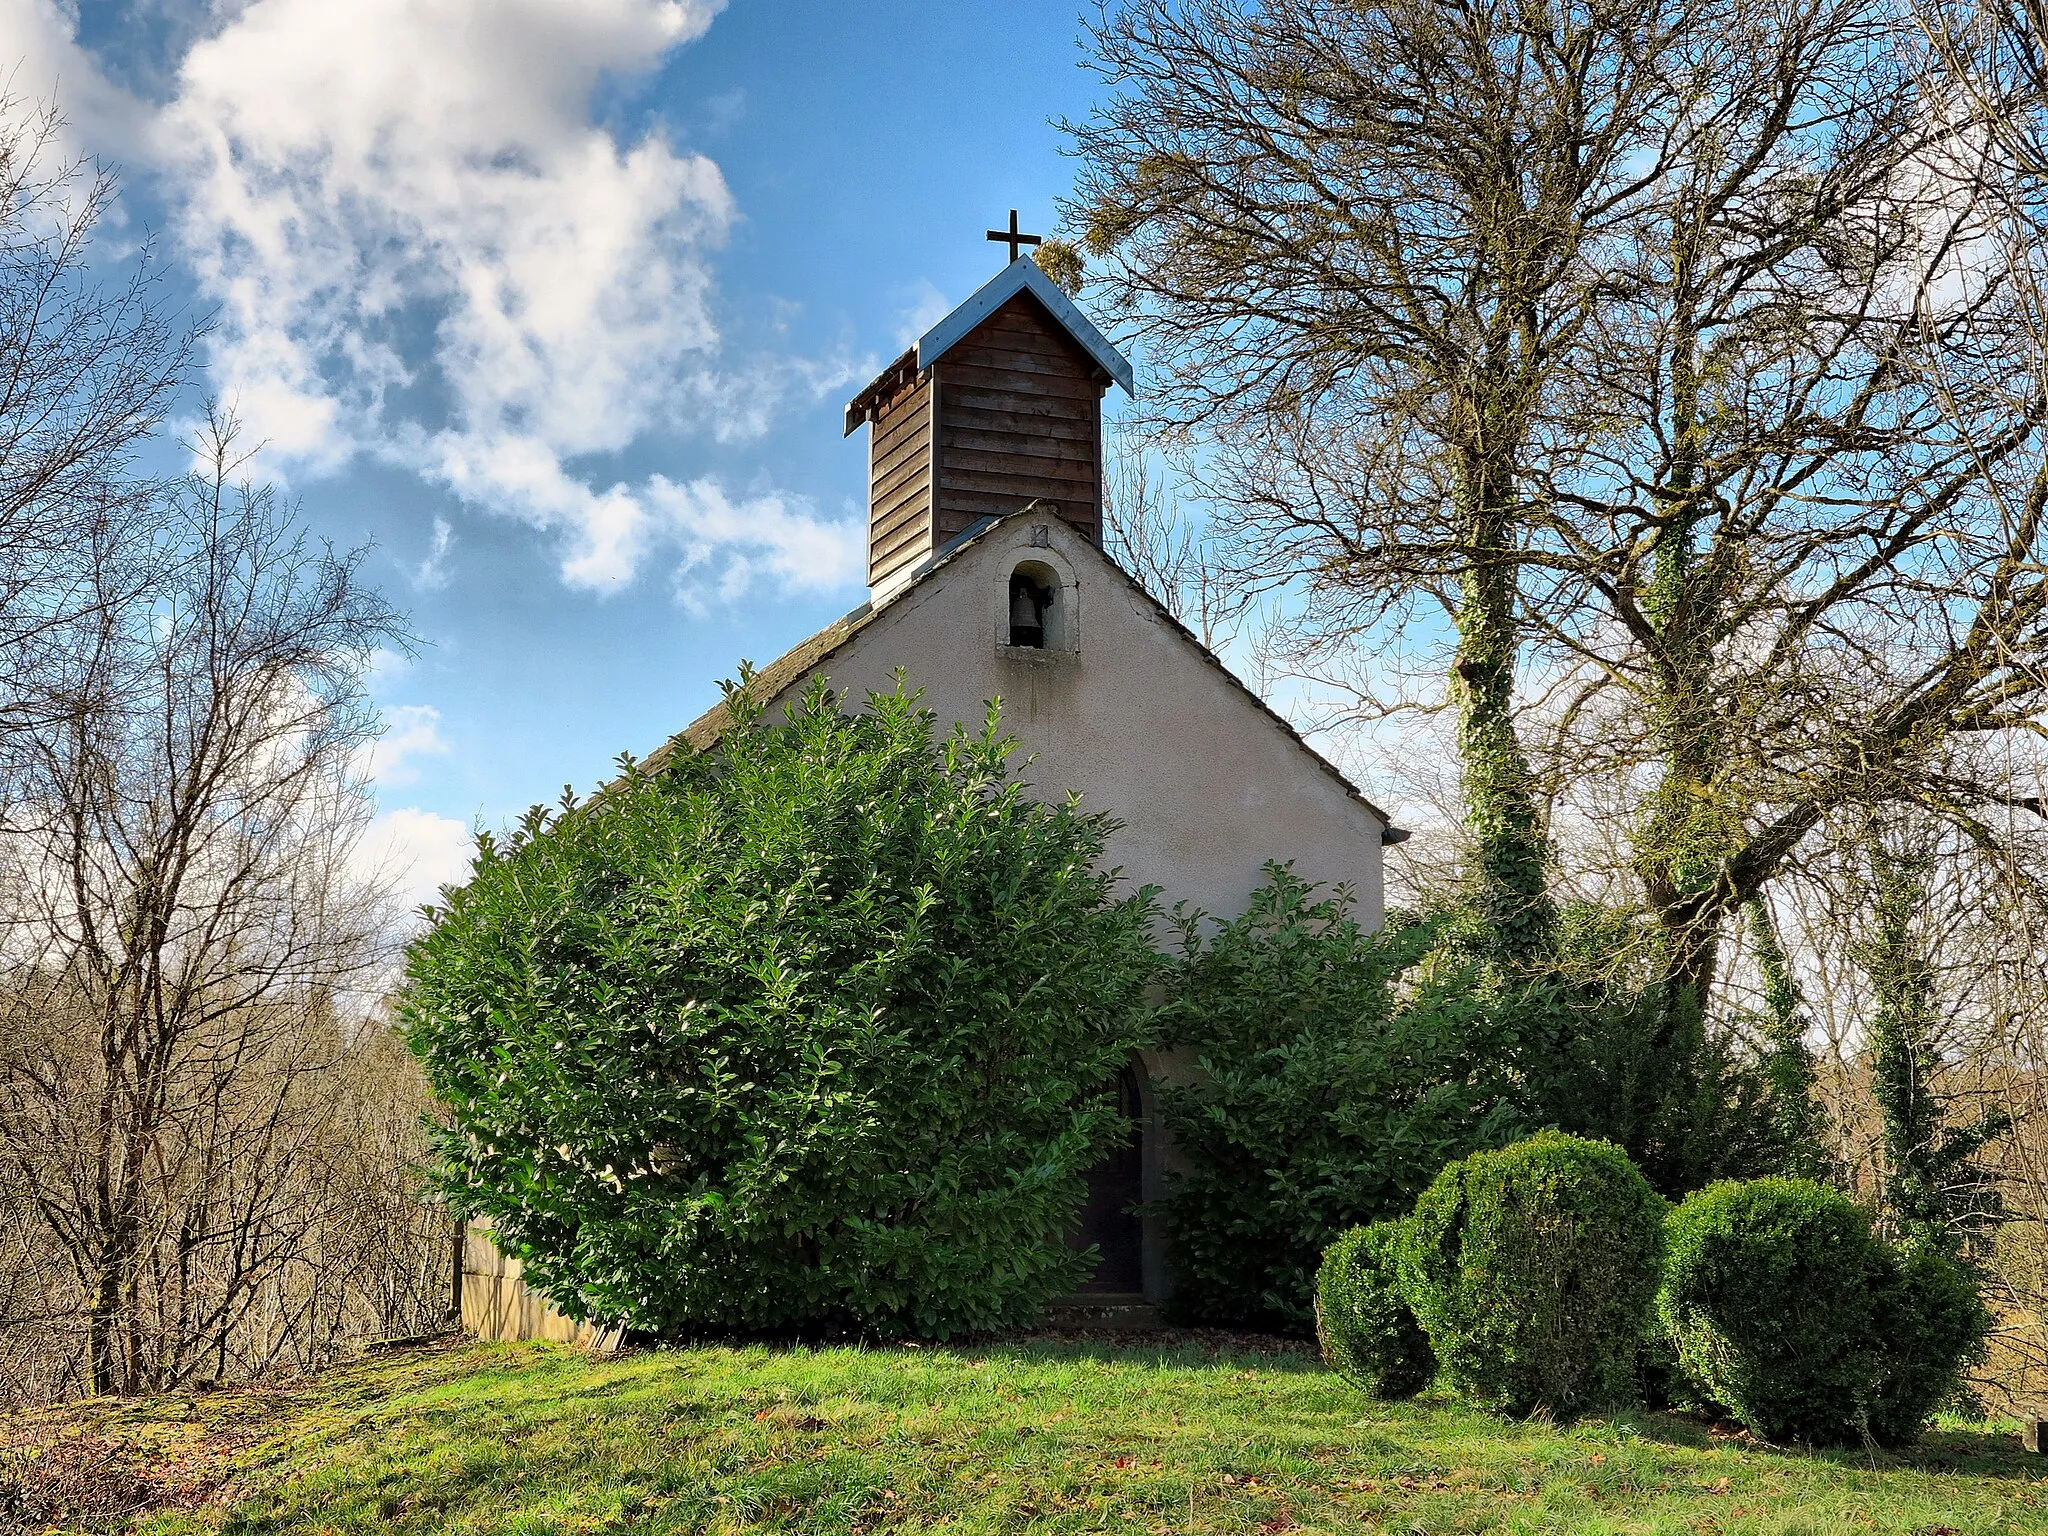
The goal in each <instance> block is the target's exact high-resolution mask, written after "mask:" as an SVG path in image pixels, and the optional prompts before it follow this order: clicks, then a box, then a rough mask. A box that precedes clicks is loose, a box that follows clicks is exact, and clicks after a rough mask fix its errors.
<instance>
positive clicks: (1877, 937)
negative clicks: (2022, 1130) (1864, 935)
mask: <svg viewBox="0 0 2048 1536" xmlns="http://www.w3.org/2000/svg"><path fill="white" fill-rule="evenodd" d="M1927 866H1928V859H1927V857H1926V856H1925V855H1924V854H1923V855H1905V856H1900V855H1896V854H1893V853H1892V852H1891V851H1890V850H1888V849H1886V848H1885V847H1884V846H1883V845H1882V844H1881V843H1876V842H1873V844H1872V845H1871V849H1870V875H1871V888H1872V892H1873V894H1874V896H1875V898H1876V902H1875V911H1874V913H1873V917H1874V919H1875V921H1874V922H1873V924H1872V931H1871V935H1870V937H1869V938H1868V939H1867V940H1865V941H1864V943H1863V944H1861V945H1860V946H1858V953H1857V960H1858V962H1859V963H1860V964H1861V965H1862V967H1863V971H1864V974H1865V975H1866V976H1867V977H1869V979H1870V989H1871V994H1872V998H1871V1000H1872V1003H1873V1007H1872V1010H1871V1015H1870V1023H1869V1026H1868V1031H1867V1034H1866V1037H1865V1041H1864V1051H1865V1061H1866V1063H1867V1065H1868V1067H1869V1071H1870V1094H1871V1097H1872V1098H1873V1099H1875V1100H1876V1102H1877V1108H1878V1112H1879V1114H1880V1115H1881V1116H1882V1117H1883V1123H1884V1141H1883V1147H1884V1162H1885V1167H1884V1213H1885V1218H1886V1223H1887V1224H1888V1225H1889V1226H1890V1227H1891V1228H1892V1229H1893V1232H1894V1234H1895V1235H1896V1236H1898V1237H1899V1238H1901V1239H1902V1240H1904V1241H1906V1242H1909V1243H1925V1244H1929V1245H1931V1246H1933V1247H1936V1248H1939V1249H1940V1250H1942V1251H1943V1252H1946V1253H1950V1254H1954V1255H1962V1254H1964V1253H1966V1252H1967V1251H1968V1249H1969V1247H1970V1245H1971V1242H1972V1240H1973V1239H1974V1238H1976V1237H1978V1236H1981V1235H1982V1234H1983V1233H1984V1232H1985V1230H1986V1229H1987V1228H1988V1227H1990V1226H1992V1225H1993V1224H1995V1222H1996V1221H1997V1219H1998V1215H1999V1212H2000V1209H2001V1202H2000V1199H1999V1193H1998V1183H1997V1175H1996V1174H1995V1173H1994V1172H1993V1171H1992V1170H1990V1169H1988V1168H1986V1167H1984V1166H1983V1165H1982V1164H1981V1163H1980V1162H1979V1161H1978V1160H1977V1155H1978V1153H1980V1152H1981V1151H1983V1149H1984V1147H1985V1146H1986V1145H1987V1144H1988V1143H1989V1142H1991V1141H1992V1140H1993V1139H1995V1138H1996V1137H1998V1136H2002V1135H2004V1134H2005V1132H2006V1131H2007V1130H2009V1129H2010V1128H2011V1124H2012V1122H2011V1120H2010V1118H2009V1117H2007V1116H2006V1115H2004V1114H2002V1113H1998V1112H1993V1113H1990V1114H1987V1115H1984V1116H1982V1117H1980V1118H1979V1119H1977V1120H1976V1121H1975V1122H1973V1123H1972V1124H1969V1125H1966V1126H1954V1125H1951V1124H1950V1123H1949V1122H1950V1118H1951V1117H1950V1115H1949V1110H1948V1105H1947V1104H1946V1103H1945V1102H1944V1100H1943V1097H1942V1095H1941V1094H1940V1093H1939V1092H1938V1091H1937V1090H1936V1088H1935V1082H1934V1079H1935V1073H1936V1070H1937V1069H1938V1067H1939V1066H1940V1054H1939V1049H1938V1045H1937V1039H1936V1012H1935V1009H1936V997H1935V973H1934V965H1933V962H1932V959H1931V957H1930V956H1929V954H1928V952H1927V946H1926V943H1925V941H1924V939H1923V938H1922V936H1921V932H1920V921H1921V914H1922V911H1923V909H1924V908H1925V907H1926V904H1927Z"/></svg>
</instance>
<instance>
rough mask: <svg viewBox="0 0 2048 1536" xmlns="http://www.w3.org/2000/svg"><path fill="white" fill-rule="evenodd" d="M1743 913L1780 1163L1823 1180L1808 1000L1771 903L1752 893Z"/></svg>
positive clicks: (1826, 1163) (1828, 1168)
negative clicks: (1760, 996)
mask: <svg viewBox="0 0 2048 1536" xmlns="http://www.w3.org/2000/svg"><path fill="white" fill-rule="evenodd" d="M1745 911H1746V912H1747V914H1748V917H1749V932H1750V940H1751V942H1752V943H1753V944H1754V945H1755V946H1756V964H1757V971H1758V972H1759V974H1760V975H1761V976H1762V978H1763V984H1764V1019H1765V1024H1766V1033H1765V1036H1764V1048H1763V1067H1764V1080H1765V1082H1766V1083H1767V1084H1768V1085H1769V1088H1770V1095H1771V1114H1772V1118H1773V1119H1774V1120H1775V1121H1776V1124H1777V1131H1778V1138H1779V1141H1780V1144H1781V1153H1780V1167H1781V1169H1782V1170H1783V1171H1784V1172H1785V1173H1786V1174H1788V1175H1791V1176H1793V1177H1796V1178H1825V1177H1827V1176H1829V1175H1830V1174H1831V1173H1832V1172H1833V1163H1832V1159H1831V1158H1830V1157H1829V1155H1828V1150H1827V1148H1826V1147H1825V1146H1823V1145H1822V1142H1821V1137H1822V1134H1823V1131H1824V1129H1825V1124H1824V1121H1823V1117H1822V1113H1821V1106H1820V1104H1819V1102H1818V1100H1817V1099H1816V1097H1815V1094H1814V1071H1813V1053H1812V1052H1811V1051H1810V1050H1808V1049H1807V1045H1806V1000H1805V998H1804V997H1803V996H1801V994H1800V991H1799V983H1798V982H1797V981H1796V980H1795V979H1794V978H1793V975H1792V966H1791V962H1790V961H1789V960H1788V959H1787V958H1786V955H1785V946H1784V943H1783V942H1782V941H1781V940H1780V939H1779V937H1778V925H1777V923H1776V922H1774V921H1773V920H1772V918H1771V909H1770V905H1769V903H1767V902H1766V901H1765V900H1764V899H1763V898H1762V897H1760V896H1757V897H1752V898H1751V899H1750V900H1749V902H1748V904H1747V906H1746V908H1745Z"/></svg>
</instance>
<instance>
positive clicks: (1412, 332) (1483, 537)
mask: <svg viewBox="0 0 2048 1536" xmlns="http://www.w3.org/2000/svg"><path fill="white" fill-rule="evenodd" d="M1723 9H1725V7H1723V6H1721V5H1719V4H1718V3H1716V0H1665V3H1660V4H1652V5H1650V6H1649V7H1647V8H1646V7H1644V6H1643V5H1641V4H1634V5H1627V6H1621V5H1609V4H1606V3H1604V0H1596V3H1584V4H1575V5H1569V6H1565V7H1561V8H1560V7H1545V6H1535V5H1529V4H1523V3H1520V0H1480V3H1475V4H1461V5H1454V6H1439V5H1429V4H1422V3H1416V0H1372V3H1365V4H1356V3H1348V0H1269V3H1264V4H1259V5H1251V4H1246V3H1243V0H1193V3H1188V4H1180V3H1170V0H1131V3H1129V4H1126V5H1123V6H1121V7H1120V8H1118V9H1117V10H1115V11H1114V12H1108V11H1105V13H1104V15H1103V18H1102V20H1101V22H1100V24H1099V25H1098V27H1097V28H1096V33H1095V50H1096V56H1097V59H1098V61H1099V65H1100V68H1101V70H1102V72H1103V74H1104V76H1105V78H1106V80H1107V82H1108V84H1109V86H1110V88H1111V91H1112V94H1111V96H1110V98H1109V100H1108V102H1107V103H1106V104H1105V105H1104V106H1103V107H1102V108H1100V109H1099V110H1098V111H1097V112H1096V114H1095V115H1094V116H1093V117H1092V118H1091V119H1090V120H1088V121H1087V122H1085V123H1082V124H1078V125H1073V126H1072V128H1071V131H1072V133H1073V135H1074V139H1075V143H1076V146H1077V149H1078V152H1079V154H1080V156H1081V159H1082V164H1083V170H1082V175H1081V179H1080V185H1079V189H1078V191H1077V193H1076V197H1075V200H1074V204H1073V207H1072V209H1071V213H1072V216H1073V218H1074V219H1075V221H1076V223H1077V224H1078V225H1079V226H1080V228H1081V229H1082V231H1083V233H1084V237H1085V241H1086V244H1087V245H1088V247H1089V249H1090V250H1091V251H1092V252H1094V253H1095V254H1096V255H1097V256H1099V257H1103V258H1106V259H1107V265H1106V268H1105V271H1104V273H1103V279H1102V280H1103V284H1104V287H1105V289H1106V292H1107V294H1108V296H1109V299H1110V301H1111V303H1112V305H1113V306H1115V307H1116V308H1118V309H1119V310H1120V311H1121V312H1122V314H1123V315H1124V316H1125V317H1126V319H1127V320H1128V321H1129V322H1130V323H1131V324H1132V325H1133V326H1135V327H1136V328H1137V329H1139V330H1140V331H1141V332H1142V333H1143V334H1144V335H1145V336H1146V337H1147V339H1148V340H1149V342H1150V343H1151V346H1152V352H1153V357H1154V362H1155V370H1154V374H1155V377H1154V388H1155V392H1156V394H1157V397H1158V401H1159V410H1160V412H1161V414H1162V416H1163V418H1164V419H1165V421H1166V422H1167V423H1168V424H1170V425H1173V426H1177V427H1180V428H1183V429H1187V430H1198V431H1200V432H1202V433H1204V434H1206V435H1208V436H1209V437H1211V438H1212V439H1214V440H1215V441H1217V442H1218V443H1219V444H1223V445H1232V444H1234V445H1236V446H1237V447H1238V448H1239V449H1241V450H1242V451H1243V452H1244V453H1245V454H1246V455H1247V456H1248V459H1247V462H1246V467H1245V473H1244V474H1243V475H1242V476H1241V477H1240V480H1239V483H1238V489H1240V490H1241V491H1243V492H1244V496H1243V498H1242V500H1243V501H1244V502H1245V503H1248V504H1249V506H1250V507H1251V509H1252V510H1253V512H1254V513H1255V514H1262V515H1255V519H1254V521H1255V522H1256V523H1257V524H1258V525H1259V526H1260V527H1262V528H1263V529H1265V530H1266V531H1268V532H1269V533H1270V534H1271V535H1272V536H1273V538H1274V540H1275V541H1276V544H1277V549H1276V550H1274V551H1271V552H1269V560H1268V562H1267V565H1266V568H1265V571H1264V574H1266V575H1267V576H1268V578H1269V579H1271V580H1274V581H1277V582H1280V583H1286V582H1289V581H1292V580H1295V579H1301V578H1305V579H1307V580H1308V581H1309V582H1310V584H1311V585H1312V586H1313V587H1314V588H1315V589H1316V590H1317V592H1318V593H1319V594H1320V595H1322V596H1324V597H1325V598H1326V599H1328V601H1329V602H1330V604H1331V605H1332V607H1333V608H1334V609H1335V610H1336V611H1337V612H1338V613H1339V614H1340V615H1344V616H1345V622H1347V623H1349V624H1350V625H1352V626H1353V627H1354V630H1356V629H1364V628H1370V627H1371V626H1372V625H1374V624H1375V623H1377V622H1379V621H1381V620H1382V619H1384V618H1386V617H1387V616H1388V615H1390V614H1396V615H1397V614H1400V613H1402V612H1404V611H1405V610H1406V609H1407V607H1408V606H1409V605H1410V604H1411V603H1412V602H1413V601H1414V600H1415V599H1416V598H1417V597H1418V595H1420V596H1422V597H1424V598H1433V599H1435V600H1437V601H1439V602H1441V603H1442V604H1443V606H1444V609H1445V610H1446V612H1447V614H1448V616H1449V618H1450V619H1451V621H1452V623H1453V625H1454V626H1455V630H1456V641H1455V654H1454V656H1453V658H1452V661H1451V666H1450V686H1451V692H1452V695H1453V697H1454V698H1455V700H1456V702H1457V705H1458V711H1459V722H1460V724H1459V747H1460V758H1461V761H1462V765H1463V771H1464V782H1465V800H1466V819H1467V821H1468V823H1469V826H1470V831H1471V834H1472V838H1473V843H1474V846H1475V849H1476V852H1477V858H1478V864H1479V872H1480V880H1479V889H1478V891H1477V893H1476V894H1477V896H1478V899H1479V903H1480V906H1481V907H1482V908H1483V910H1484V915H1485V919H1486V920H1485V922H1484V923H1483V924H1481V925H1480V927H1481V931H1483V932H1484V933H1486V934H1488V935H1491V936H1492V942H1491V947H1492V948H1494V949H1496V950H1497V951H1498V953H1499V954H1500V955H1501V957H1502V958H1504V959H1507V960H1509V961H1511V962H1520V961H1527V960H1528V959H1530V958H1531V957H1533V956H1534V955H1535V954H1536V953H1537V952H1538V951H1539V950H1540V949H1541V947H1542V943H1543V935H1544V933H1545V932H1546V930H1547V927H1548V922H1549V918H1548V913H1549V896H1548V892H1547V889H1546V885H1545V875H1544V865H1545V861H1546V850H1545V842H1544V835H1543V828H1542V826H1541V822H1540V816H1539V813H1538V808H1537V805H1536V789H1535V786H1534V785H1533V783H1532V780H1531V776H1530V773H1529V768H1528V763H1527V761H1526V758H1525V755H1524V753H1523V751H1522V748H1521V745H1520V742H1519V740H1518V738H1517V735H1516V731H1515V722H1514V710H1513V703H1514V684H1515V669H1516V663H1517V658H1518V655H1519V651H1520V641H1521V613H1520V602H1519V597H1518V591H1517V588H1518V573H1519V570H1520V561H1519V550H1520V547H1521V544H1522V533H1521V529H1522V517H1521V508H1522V503H1523V501H1524V499H1525V497H1526V495H1527V487H1526V478H1527V471H1528V468H1529V464H1530V461H1531V456H1532V455H1533V454H1540V453H1541V452H1543V451H1544V442H1545V437H1546V433H1547V431H1548V423H1549V422H1550V421H1551V420H1552V419H1553V414H1554V412H1553V407H1554V401H1553V398H1552V397H1553V394H1554V392H1555V390H1556V387H1557V379H1558V370H1559V368H1560V366H1561V364H1562V363H1563V362H1564V361H1565V360H1566V359H1567V358H1568V357H1569V356H1570V354H1571V352H1572V350H1573V349H1574V348H1575V347H1576V346H1577V345H1578V343H1579V337H1580V334H1581V332H1582V330H1583V328H1584V326H1585V324H1586V322H1587V319H1588V317H1589V315H1590V314H1591V313H1592V310H1593V307H1594V306H1595V305H1596V304H1597V302H1598V300H1599V288H1598V284H1597V282H1596V281H1595V280H1594V276H1595V271H1594V268H1593V267H1592V266H1591V265H1589V256H1591V255H1592V253H1593V252H1595V251H1596V250H1597V249H1598V247H1599V246H1600V244H1601V242H1602V241H1603V240H1605V239H1607V238H1610V237H1611V234H1612V233H1613V230H1614V225H1615V221H1616V220H1617V219H1619V218H1622V217H1625V215H1626V214H1627V211H1628V210H1629V208H1630V207H1631V205H1632V201H1633V199H1634V197H1635V195H1636V193H1637V191H1638V189H1639V187H1640V186H1641V185H1642V184H1643V182H1644V179H1645V177H1646V175H1647V176H1652V177H1653V176H1654V174H1655V170H1656V166H1657V163H1658V162H1659V159H1660V154H1659V145H1660V140H1662V139H1663V138H1665V137H1667V136H1669V135H1670V134H1672V133H1673V132H1674V131H1675V130H1676V128H1677V127H1678V126H1679V109H1680V106H1681V104H1682V101H1683V97H1682V95H1681V94H1680V93H1679V92H1677V91H1675V90H1674V88H1673V87H1674V82H1672V81H1670V80H1668V79H1667V78H1666V76H1665V73H1664V60H1665V57H1666V55H1667V54H1668V53H1669V51H1670V49H1671V48H1672V47H1673V45H1674V43H1675V41H1676V40H1677V39H1679V38H1680V37H1682V36H1684V35H1686V33H1687V32H1688V31H1690V30H1692V29H1696V28H1700V27H1707V26H1712V25H1713V24H1714V23H1715V20H1716V16H1717V13H1718V12H1719V11H1720V10H1723ZM1646 156H1647V159H1648V162H1649V164H1648V165H1647V167H1646V165H1645V164H1644V160H1645V157H1646ZM1290 458H1292V459H1294V460H1295V461H1296V462H1302V461H1307V462H1314V463H1317V464H1323V465H1328V466H1331V467H1332V468H1333V469H1334V468H1335V467H1336V466H1339V465H1341V466H1342V468H1341V474H1342V475H1343V476H1344V477H1345V481H1346V484H1345V494H1344V495H1343V496H1342V497H1341V498H1337V499H1336V501H1335V503H1334V504H1333V502H1332V501H1331V500H1330V499H1328V498H1318V497H1317V496H1315V495H1314V494H1312V493H1311V494H1309V495H1305V496H1304V495H1295V494H1289V493H1288V491H1287V490H1284V489H1283V490H1276V489H1275V487H1274V485H1273V472H1274V470H1275V469H1276V468H1279V467H1281V466H1283V465H1284V464H1285V462H1286V461H1287V460H1288V459H1290ZM1297 483H1298V482H1297ZM1276 564H1277V569H1276V568H1275V566H1276Z"/></svg>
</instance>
